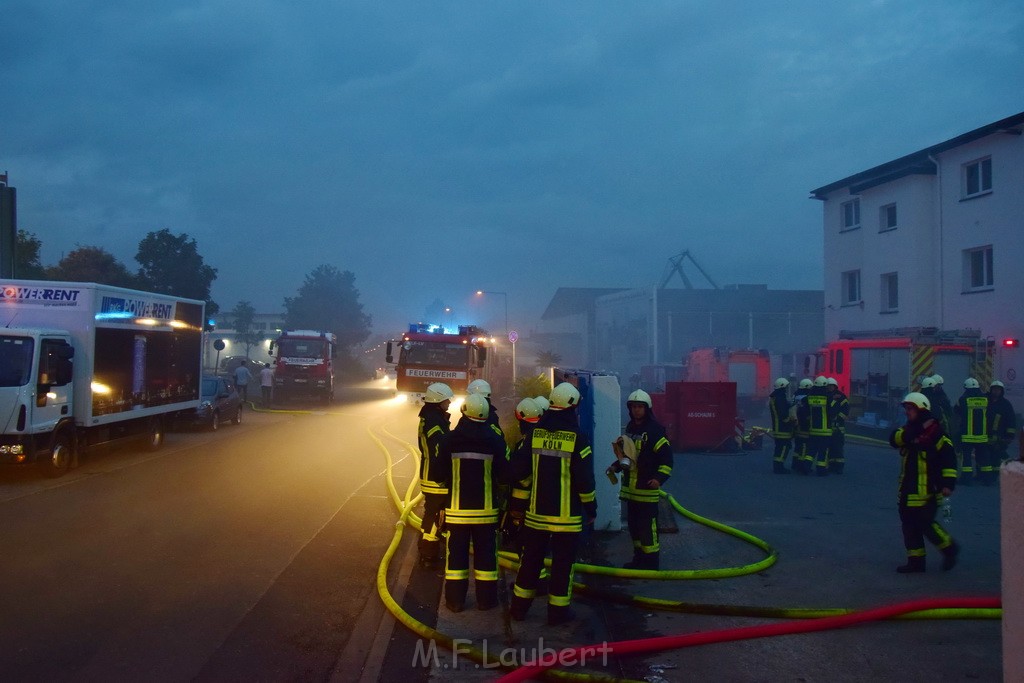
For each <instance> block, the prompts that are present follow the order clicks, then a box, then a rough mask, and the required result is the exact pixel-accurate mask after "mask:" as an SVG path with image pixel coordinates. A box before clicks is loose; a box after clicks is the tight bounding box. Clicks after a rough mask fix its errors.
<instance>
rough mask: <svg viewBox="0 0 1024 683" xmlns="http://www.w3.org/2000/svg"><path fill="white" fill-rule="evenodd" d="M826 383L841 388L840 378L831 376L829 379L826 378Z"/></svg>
mask: <svg viewBox="0 0 1024 683" xmlns="http://www.w3.org/2000/svg"><path fill="white" fill-rule="evenodd" d="M825 384H827V385H828V386H830V387H836V388H837V389H838V388H839V380H837V379H836V378H835V377H829V378H828V379H826V380H825Z"/></svg>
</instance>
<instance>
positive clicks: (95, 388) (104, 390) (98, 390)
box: [92, 382, 111, 396]
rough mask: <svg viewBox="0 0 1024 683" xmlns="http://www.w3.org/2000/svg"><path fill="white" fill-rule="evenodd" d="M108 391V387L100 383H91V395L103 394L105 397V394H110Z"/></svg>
mask: <svg viewBox="0 0 1024 683" xmlns="http://www.w3.org/2000/svg"><path fill="white" fill-rule="evenodd" d="M110 391H111V389H110V387H108V386H107V385H106V384H103V383H102V382H93V383H92V393H94V394H103V395H104V396H106V395H107V394H109V393H110Z"/></svg>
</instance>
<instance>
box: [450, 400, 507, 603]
mask: <svg viewBox="0 0 1024 683" xmlns="http://www.w3.org/2000/svg"><path fill="white" fill-rule="evenodd" d="M489 411H490V407H489V406H488V405H487V399H486V398H485V397H484V396H482V395H481V394H470V395H469V396H467V397H466V402H465V403H463V404H462V417H461V418H460V419H459V423H458V424H457V425H455V429H453V430H452V433H451V451H452V460H451V468H452V476H451V487H450V488H451V499H450V501H449V503H448V507H447V509H445V513H444V515H445V517H444V518H445V528H446V530H447V532H446V534H445V535H446V536H447V539H448V544H447V545H448V554H447V561H446V563H445V571H444V578H445V584H444V601H445V605H447V607H448V609H450V610H451V611H453V612H461V611H462V609H463V606H464V605H465V601H466V594H467V593H468V591H469V547H470V545H472V546H473V578H474V579H475V583H476V606H477V608H478V609H482V610H486V609H491V608H493V607H495V606H497V604H498V547H497V531H498V509H499V500H498V481H499V477H500V476H501V475H502V472H503V470H504V469H505V467H506V464H507V462H508V447H507V446H506V445H505V440H504V439H503V438H501V437H500V436H498V435H497V434H495V433H494V431H493V430H492V429H491V426H490V425H489V424H488V423H487V415H488V413H489Z"/></svg>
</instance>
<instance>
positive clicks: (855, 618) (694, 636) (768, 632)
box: [498, 597, 1002, 683]
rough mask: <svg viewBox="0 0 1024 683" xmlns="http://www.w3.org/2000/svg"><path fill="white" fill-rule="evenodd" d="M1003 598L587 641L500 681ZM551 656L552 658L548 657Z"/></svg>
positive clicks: (934, 601)
mask: <svg viewBox="0 0 1024 683" xmlns="http://www.w3.org/2000/svg"><path fill="white" fill-rule="evenodd" d="M1001 605H1002V602H1001V600H1000V598H998V597H996V598H925V599H921V600H910V601H908V602H899V603H896V604H895V605H887V606H884V607H876V608H874V609H867V610H863V611H860V612H853V613H852V614H844V615H842V616H837V617H823V618H821V619H811V620H810V621H797V622H784V623H779V624H763V625H761V626H747V627H743V628H729V629H723V630H721V631H707V632H701V633H686V634H683V635H676V636H659V637H657V638H645V639H642V640H622V641H619V642H615V643H607V644H602V645H584V646H579V647H570V648H566V649H564V650H561V651H560V652H558V653H557V654H555V655H552V656H551V657H550V658H545V659H544V660H543V661H535V662H531V663H529V664H527V665H525V666H522V667H520V668H518V669H516V670H515V671H513V672H511V673H509V674H507V675H505V676H503V677H501V678H500V679H498V680H499V681H500V683H513V682H514V681H527V680H530V679H531V678H534V677H538V676H540V675H541V674H542V673H544V672H545V671H547V670H548V669H551V668H554V667H556V666H559V665H560V664H563V663H574V662H578V661H580V660H581V658H584V657H589V658H590V659H591V660H593V658H594V657H595V655H594V653H595V652H601V653H606V654H616V655H629V654H637V653H640V652H655V651H660V650H673V649H678V648H683V647H694V646H697V645H710V644H712V643H727V642H731V641H735V640H752V639H754V638H768V637H772V636H784V635H789V634H793V633H811V632H814V631H828V630H832V629H838V628H846V627H847V626H854V625H856V624H862V623H864V622H868V621H880V620H883V619H890V618H892V617H895V616H898V615H900V614H906V613H908V612H919V611H921V610H929V609H948V608H953V609H992V608H999V607H1001ZM549 660H550V661H549Z"/></svg>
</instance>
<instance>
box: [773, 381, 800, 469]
mask: <svg viewBox="0 0 1024 683" xmlns="http://www.w3.org/2000/svg"><path fill="white" fill-rule="evenodd" d="M794 405H795V404H793V403H790V402H789V380H788V379H786V378H785V377H780V378H779V379H777V380H775V391H773V392H772V393H771V395H770V396H769V397H768V412H769V413H771V418H772V430H771V432H769V434H770V435H771V437H772V438H773V439H774V440H775V453H774V455H773V456H772V471H773V472H774V473H775V474H789V470H787V469H786V456H787V455H789V451H790V449H791V448H792V447H793V426H794V425H793V423H794V420H793V417H792V416H791V415H790V412H791V409H792V407H793V406H794ZM797 458H798V456H797V455H796V454H794V455H793V465H794V467H793V469H796V464H797Z"/></svg>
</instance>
